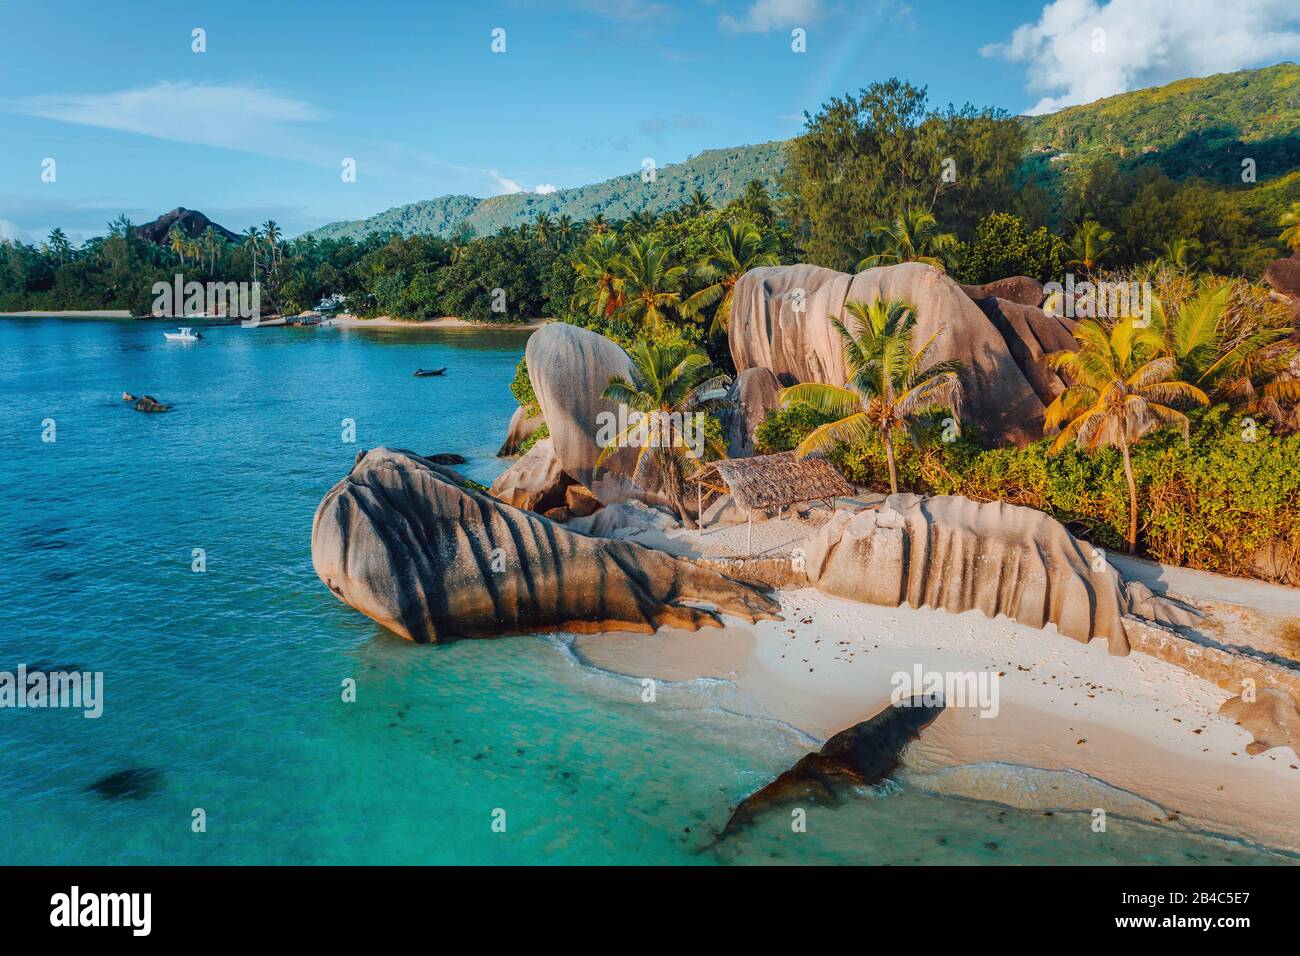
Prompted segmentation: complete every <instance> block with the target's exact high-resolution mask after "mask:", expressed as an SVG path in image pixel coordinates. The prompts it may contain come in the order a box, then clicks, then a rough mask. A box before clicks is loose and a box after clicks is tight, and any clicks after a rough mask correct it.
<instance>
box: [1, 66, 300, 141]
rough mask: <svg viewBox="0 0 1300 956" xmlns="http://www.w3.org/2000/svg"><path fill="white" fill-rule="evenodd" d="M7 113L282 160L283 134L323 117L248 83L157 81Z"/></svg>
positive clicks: (17, 105)
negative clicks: (263, 155) (147, 84)
mask: <svg viewBox="0 0 1300 956" xmlns="http://www.w3.org/2000/svg"><path fill="white" fill-rule="evenodd" d="M0 109H3V110H4V111H5V112H9V113H20V114H23V115H26V116H38V117H42V118H44V119H51V120H57V121H59V122H63V123H76V124H78V125H81V126H95V127H99V128H101V129H113V130H121V131H123V132H127V133H138V134H140V135H141V136H153V137H155V138H157V139H165V140H173V141H176V142H181V143H198V144H201V145H205V146H221V147H225V148H228V149H239V150H244V151H247V152H254V153H269V154H271V155H282V153H283V151H284V149H285V148H286V134H288V135H293V134H294V133H295V131H297V130H300V129H301V128H302V127H303V126H304V125H305V124H311V123H316V122H318V121H320V120H321V119H323V118H324V114H323V113H322V112H321V111H320V110H318V109H317V108H316V107H314V106H312V105H311V104H310V103H307V102H305V101H303V100H300V99H295V98H293V97H289V96H284V95H281V94H279V93H275V92H273V91H271V90H267V89H264V88H262V87H259V86H254V85H248V84H215V83H189V82H185V83H172V82H166V81H164V82H161V83H155V84H154V85H153V86H146V87H140V88H138V89H131V90H121V91H118V92H112V93H83V94H58V95H48V96H32V97H27V98H24V99H15V100H5V101H0Z"/></svg>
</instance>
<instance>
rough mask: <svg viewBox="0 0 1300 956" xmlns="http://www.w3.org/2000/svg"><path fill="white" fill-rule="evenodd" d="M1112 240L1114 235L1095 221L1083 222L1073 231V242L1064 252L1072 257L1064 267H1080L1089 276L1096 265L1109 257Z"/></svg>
mask: <svg viewBox="0 0 1300 956" xmlns="http://www.w3.org/2000/svg"><path fill="white" fill-rule="evenodd" d="M1114 239H1115V233H1113V232H1111V231H1110V230H1109V229H1107V228H1106V227H1105V226H1103V225H1102V224H1101V223H1099V222H1098V221H1097V220H1095V219H1086V220H1084V222H1083V223H1082V224H1080V226H1079V228H1078V229H1076V230H1075V231H1074V240H1073V241H1072V242H1071V243H1070V244H1069V246H1067V247H1066V251H1067V252H1068V253H1069V254H1070V255H1071V257H1072V258H1071V259H1070V260H1069V261H1068V262H1067V263H1066V265H1069V266H1071V267H1074V266H1081V267H1082V268H1083V271H1084V272H1085V273H1086V274H1087V275H1089V276H1091V275H1092V270H1093V269H1094V268H1095V267H1096V266H1097V264H1098V263H1099V262H1101V260H1102V259H1104V258H1106V257H1107V256H1108V255H1110V253H1111V251H1112V249H1113V245H1112V242H1113V241H1114Z"/></svg>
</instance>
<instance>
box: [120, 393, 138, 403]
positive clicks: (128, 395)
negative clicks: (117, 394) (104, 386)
mask: <svg viewBox="0 0 1300 956" xmlns="http://www.w3.org/2000/svg"><path fill="white" fill-rule="evenodd" d="M122 401H124V402H134V401H135V396H134V395H132V394H131V393H130V392H123V393H122Z"/></svg>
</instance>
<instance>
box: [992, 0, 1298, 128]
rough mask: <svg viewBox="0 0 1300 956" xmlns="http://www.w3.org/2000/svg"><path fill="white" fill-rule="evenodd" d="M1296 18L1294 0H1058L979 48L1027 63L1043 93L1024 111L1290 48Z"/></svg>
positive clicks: (1286, 53)
mask: <svg viewBox="0 0 1300 956" xmlns="http://www.w3.org/2000/svg"><path fill="white" fill-rule="evenodd" d="M1297 27H1300V4H1297V3H1296V2H1295V0H1250V2H1249V3H1233V2H1224V0H1110V2H1109V3H1101V4H1099V3H1097V2H1096V0H1055V2H1053V3H1049V4H1047V6H1045V7H1044V8H1043V12H1042V15H1041V16H1040V17H1039V19H1038V22H1037V23H1024V24H1021V25H1020V26H1018V27H1016V29H1015V31H1014V32H1013V33H1012V34H1011V36H1010V38H1009V39H1008V40H1007V41H1006V42H1005V43H994V44H990V45H989V46H986V47H984V48H983V49H982V50H981V51H980V52H981V53H983V54H984V55H985V56H988V57H999V58H1002V59H1005V60H1009V61H1011V62H1013V63H1024V64H1025V65H1026V81H1027V82H1026V87H1027V89H1028V90H1029V91H1030V92H1031V93H1035V94H1038V95H1039V96H1040V97H1041V98H1040V99H1039V100H1038V102H1037V103H1035V104H1034V106H1033V107H1032V108H1030V109H1029V110H1027V112H1028V113H1030V114H1039V113H1050V112H1052V111H1054V110H1058V109H1061V108H1063V107H1066V106H1073V105H1076V104H1078V103H1090V102H1092V101H1093V100H1096V99H1100V98H1101V97H1104V96H1112V95H1114V94H1116V93H1124V92H1127V91H1128V90H1133V89H1139V88H1141V87H1144V86H1158V85H1161V84H1163V83H1168V82H1170V81H1172V80H1176V79H1181V78H1183V77H1186V76H1207V75H1209V74H1211V73H1225V72H1230V71H1233V70H1240V69H1245V68H1246V67H1250V66H1257V65H1261V64H1265V63H1274V62H1276V61H1278V60H1285V59H1288V58H1291V57H1295V56H1297V55H1300V31H1298V30H1297V29H1296V28H1297ZM1097 31H1101V32H1097ZM1098 47H1100V49H1098Z"/></svg>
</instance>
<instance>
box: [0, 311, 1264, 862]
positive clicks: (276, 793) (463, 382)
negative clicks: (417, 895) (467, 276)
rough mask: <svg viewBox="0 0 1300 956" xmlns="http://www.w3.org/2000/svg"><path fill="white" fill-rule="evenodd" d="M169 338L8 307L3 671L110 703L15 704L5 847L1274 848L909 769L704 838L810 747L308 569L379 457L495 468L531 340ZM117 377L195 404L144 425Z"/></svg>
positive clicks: (939, 857)
mask: <svg viewBox="0 0 1300 956" xmlns="http://www.w3.org/2000/svg"><path fill="white" fill-rule="evenodd" d="M164 327H165V326H164V325H163V324H161V323H157V322H128V321H106V320H71V319H5V320H0V355H3V356H4V362H3V364H2V365H0V421H3V430H2V431H0V434H2V435H3V437H4V449H5V452H6V454H5V480H4V482H3V483H0V670H7V671H13V670H16V668H17V666H18V664H19V663H22V662H26V663H28V664H31V663H33V662H37V661H44V662H46V663H47V664H58V665H64V666H69V665H77V666H79V667H81V668H83V669H86V670H93V671H102V672H103V673H104V675H105V677H104V679H105V688H104V695H105V704H104V715H103V716H102V717H101V718H100V719H98V720H87V719H84V718H83V717H82V716H81V714H80V712H76V711H60V710H21V711H20V710H12V709H0V754H2V755H3V758H2V759H3V766H2V767H0V863H5V864H13V863H69V864H72V863H76V864H86V863H542V862H554V863H683V864H715V863H720V862H722V863H729V862H755V863H762V862H793V863H819V862H826V863H835V862H851V863H912V862H942V863H1067V862H1068V863H1089V862H1096V863H1106V862H1168V863H1193V862H1239V863H1253V862H1275V861H1277V860H1278V858H1277V857H1273V856H1271V855H1269V854H1265V853H1263V852H1260V851H1257V850H1253V849H1250V848H1247V847H1243V846H1240V845H1236V844H1232V843H1227V842H1223V841H1219V840H1212V839H1209V838H1205V837H1202V836H1199V835H1195V834H1186V833H1178V832H1174V831H1169V830H1164V829H1157V828H1155V827H1152V826H1147V825H1144V824H1138V823H1130V822H1126V821H1121V820H1114V819H1112V820H1111V822H1110V826H1109V831H1108V833H1106V834H1104V835H1098V834H1094V833H1092V832H1091V829H1090V827H1089V822H1090V821H1089V818H1088V817H1086V816H1081V815H1078V814H1056V815H1054V816H1050V817H1049V816H1045V815H1043V814H1039V813H1024V812H1019V811H1014V810H1007V809H1005V808H1001V807H997V806H992V805H986V804H981V803H975V802H970V801H963V800H954V799H943V798H938V797H934V796H930V795H927V794H924V793H920V792H917V791H914V790H909V789H907V788H903V787H900V786H897V785H893V786H889V787H886V788H884V789H883V790H882V791H881V792H880V793H878V794H876V795H875V796H871V797H863V798H861V799H855V800H852V801H850V802H849V803H847V804H845V805H843V806H841V807H839V808H836V809H833V810H832V809H827V810H812V811H811V812H810V814H809V826H808V832H807V833H802V834H793V833H791V832H789V826H788V820H787V819H782V818H779V817H778V818H777V819H775V820H770V821H768V822H767V823H766V824H765V825H764V826H762V827H760V828H759V829H757V830H756V831H753V832H751V833H747V834H743V835H741V836H738V837H736V838H734V839H732V840H730V841H728V842H727V843H726V844H724V845H723V846H722V847H721V848H711V847H710V843H711V841H712V834H713V833H714V832H716V830H717V829H719V828H720V827H721V826H722V825H723V823H724V822H725V821H726V819H727V816H728V813H729V811H730V808H731V807H732V806H733V805H734V804H735V803H736V802H737V801H738V800H739V799H740V798H741V797H742V796H744V795H745V794H746V793H748V792H750V791H752V790H754V789H756V788H757V787H759V786H761V785H762V784H764V783H766V782H767V781H768V780H769V779H771V777H772V776H774V775H775V774H776V773H779V772H780V771H781V770H783V769H785V768H786V767H788V766H789V764H790V763H792V762H793V761H794V760H795V759H797V758H798V757H799V756H800V755H801V754H802V753H804V752H805V751H806V750H807V749H808V747H809V742H808V741H807V740H805V739H803V738H802V737H801V736H800V735H799V734H798V733H796V732H794V731H793V730H791V729H789V728H786V727H782V726H781V725H778V724H774V723H771V722H768V721H764V720H759V719H755V718H752V717H747V716H743V715H741V714H738V713H734V712H733V710H732V707H731V706H730V701H729V697H728V688H727V686H726V685H721V684H718V683H716V682H694V683H687V684H678V685H669V686H668V687H666V688H665V689H664V690H663V691H662V692H661V693H660V695H659V699H658V702H657V703H656V704H654V705H648V704H644V703H642V702H641V700H640V687H639V685H638V684H636V683H634V682H631V681H628V680H626V679H623V678H618V677H614V676H611V675H606V674H602V673H599V672H595V671H592V670H590V669H587V668H584V667H582V666H580V665H578V664H577V663H576V662H575V661H574V659H573V658H572V656H571V655H570V654H569V653H568V651H567V648H566V645H565V642H564V640H563V639H562V638H560V637H555V636H552V637H510V638H502V639H499V640H485V641H462V642H458V643H453V644H449V645H446V646H441V647H417V646H414V645H411V644H408V643H406V642H405V641H401V640H399V639H396V638H394V637H392V636H391V635H389V634H387V633H386V632H384V631H382V630H381V629H379V628H378V627H376V626H375V625H374V624H373V623H372V622H370V621H369V620H368V619H366V618H364V617H362V616H361V615H359V614H357V613H355V612H353V611H352V610H350V609H349V608H347V607H345V606H344V605H343V604H341V603H339V602H338V601H337V600H335V598H334V597H333V596H332V595H331V594H330V593H329V592H328V591H327V590H326V589H325V588H324V586H323V585H321V584H320V582H319V581H318V580H317V578H316V576H315V573H314V572H313V570H312V566H311V554H310V530H311V519H312V514H313V512H314V510H315V508H316V504H317V503H318V502H319V500H320V498H321V496H322V495H323V494H324V493H325V491H326V490H327V489H328V488H329V487H330V486H331V485H332V484H333V483H334V482H335V481H337V480H338V479H339V478H340V477H342V476H343V475H344V474H345V473H346V472H347V470H348V468H349V467H350V465H351V463H352V460H353V458H354V456H355V454H356V452H357V451H358V449H360V448H364V447H373V446H375V445H379V444H389V445H396V446H404V447H408V448H411V449H414V450H416V451H419V452H423V453H432V452H439V451H455V452H459V453H461V454H463V455H465V456H466V457H467V458H469V459H470V463H469V464H468V465H466V466H465V468H464V472H465V473H466V474H467V475H469V476H471V477H474V478H478V479H480V480H485V481H486V480H490V479H491V478H492V477H493V476H494V475H495V474H496V473H497V472H498V471H499V470H500V468H501V467H502V465H501V463H500V462H499V461H498V460H497V459H495V458H494V457H493V456H494V454H495V452H496V449H497V447H498V445H499V444H500V441H501V439H502V437H503V436H504V433H505V428H506V424H507V422H508V420H509V418H510V414H511V411H512V410H513V399H512V398H511V396H510V393H509V391H508V389H507V384H508V382H509V380H510V377H511V374H512V372H513V367H514V364H515V362H516V361H517V360H518V358H519V356H520V354H522V350H523V346H524V343H525V338H524V335H523V334H522V333H518V332H478V331H448V332H436V333H435V332H429V333H424V332H408V331H396V332H383V331H380V330H373V331H372V330H367V331H344V330H325V329H321V330H306V329H284V328H282V329H259V330H242V329H238V328H214V329H211V330H209V331H206V332H205V334H206V336H207V338H206V339H205V341H203V342H201V343H198V344H196V345H189V346H187V345H181V344H173V343H167V342H165V341H164V340H163V337H162V331H163V328H164ZM439 365H446V366H448V367H449V371H448V373H447V375H446V377H445V378H441V379H438V378H434V379H416V378H413V377H412V376H411V372H412V371H413V370H414V369H415V368H416V367H418V366H426V367H427V366H439ZM123 390H127V391H131V392H133V393H135V394H141V393H149V394H152V395H154V396H156V397H157V398H159V399H160V400H162V401H164V402H172V403H174V405H175V407H174V409H173V411H171V412H169V413H167V414H164V415H145V414H140V413H137V412H135V411H133V410H131V408H130V406H129V405H127V404H126V403H124V402H122V401H121V400H120V395H121V393H122V391H123ZM345 418H350V419H353V420H354V421H355V423H356V443H355V444H348V443H345V442H344V441H342V439H341V432H342V428H343V426H342V421H343V419H345ZM46 419H53V420H54V423H55V427H56V429H57V432H56V437H57V440H56V441H54V442H53V443H47V442H42V441H41V435H42V428H43V425H42V423H43V421H44V420H46ZM195 548H202V549H204V551H205V553H206V561H207V570H206V572H205V573H194V572H193V571H192V570H191V561H192V553H193V549H195ZM345 678H353V679H355V681H356V685H357V700H356V702H355V703H351V704H349V703H344V702H343V701H342V700H341V694H340V690H341V682H342V681H343V680H344V679H345ZM131 768H148V769H152V770H156V771H159V775H158V776H157V777H156V778H155V779H156V786H154V787H153V788H152V789H150V790H149V791H148V792H146V793H143V794H141V795H140V798H139V799H132V798H129V797H127V798H117V799H109V798H105V797H103V796H100V795H99V794H97V793H94V792H90V791H88V790H87V787H88V786H89V785H90V784H92V783H93V782H95V781H96V780H99V779H100V778H102V777H104V776H106V775H108V774H112V773H115V772H118V771H121V770H126V769H131ZM196 808H201V809H202V810H203V811H204V812H205V814H206V821H207V830H206V832H203V833H195V832H193V830H192V827H191V821H192V818H193V813H194V810H195V809H196ZM497 811H504V817H505V822H506V827H505V832H504V833H499V832H494V830H493V821H494V819H500V814H499V813H497ZM494 814H495V815H494Z"/></svg>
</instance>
